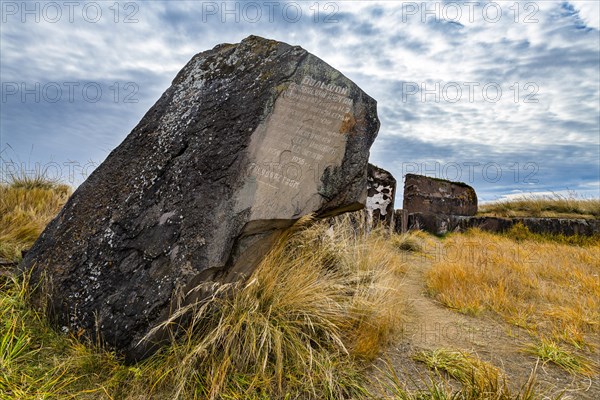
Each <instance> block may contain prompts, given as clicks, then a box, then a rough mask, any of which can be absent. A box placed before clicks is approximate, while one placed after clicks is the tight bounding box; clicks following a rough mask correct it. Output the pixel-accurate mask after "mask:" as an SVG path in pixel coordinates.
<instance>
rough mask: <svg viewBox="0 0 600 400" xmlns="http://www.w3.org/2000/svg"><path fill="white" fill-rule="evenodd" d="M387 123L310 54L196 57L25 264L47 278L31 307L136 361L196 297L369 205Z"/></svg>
mask: <svg viewBox="0 0 600 400" xmlns="http://www.w3.org/2000/svg"><path fill="white" fill-rule="evenodd" d="M378 128H379V121H378V118H377V112H376V102H375V101H374V100H373V99H372V98H371V97H369V96H368V95H367V94H365V93H364V92H363V91H362V90H361V89H360V88H359V87H357V86H356V85H355V84H354V83H353V82H351V81H350V80H349V79H348V78H346V77H345V76H344V75H342V74H341V73H340V72H338V71H336V70H335V69H334V68H332V67H331V66H329V65H328V64H326V63H325V62H323V61H322V60H320V59H319V58H317V57H315V56H314V55H312V54H310V53H308V52H307V51H306V50H304V49H302V48H301V47H297V46H290V45H288V44H285V43H281V42H277V41H271V40H266V39H262V38H259V37H255V36H250V37H248V38H247V39H245V40H243V41H242V42H241V43H239V44H223V45H218V46H216V47H215V48H214V49H212V50H208V51H205V52H202V53H199V54H197V55H196V56H194V57H193V58H192V59H191V61H190V62H189V63H188V64H187V65H186V66H185V67H184V68H183V69H182V70H181V71H180V72H179V74H178V75H177V77H176V78H175V79H174V80H173V82H172V86H171V87H170V88H169V89H167V91H166V92H165V93H164V94H163V95H162V96H161V98H160V99H159V100H158V101H157V102H156V104H154V106H153V107H152V108H151V109H150V110H149V111H148V112H147V113H146V115H145V116H144V118H143V119H142V120H141V121H140V123H139V124H138V125H137V126H136V127H135V128H134V129H133V131H132V132H131V133H130V134H129V136H127V138H126V139H125V140H124V141H123V143H121V144H120V145H119V146H118V147H117V148H116V149H115V150H114V151H113V152H112V153H111V154H110V155H109V156H108V158H107V159H106V161H105V162H104V163H102V165H100V166H99V167H98V168H97V169H96V170H95V171H94V173H93V174H92V175H91V176H90V177H89V178H88V179H87V180H86V181H85V182H84V183H83V184H82V185H81V186H80V187H79V188H78V189H77V191H76V192H75V193H74V194H73V196H72V197H71V198H70V199H69V201H68V202H67V204H66V205H65V207H64V208H63V210H62V211H61V212H60V213H59V215H58V216H57V217H56V218H55V219H54V220H53V221H52V222H51V223H50V224H49V225H48V227H47V228H46V230H45V231H44V233H43V234H42V235H41V237H40V238H39V240H38V241H37V242H36V243H35V245H34V246H33V248H32V249H31V251H30V252H29V253H28V254H27V255H26V257H25V259H24V260H23V262H22V264H21V266H20V268H21V270H23V271H24V270H29V269H32V278H33V280H34V281H36V280H37V281H39V280H41V279H42V278H45V279H43V282H44V285H41V286H40V287H43V288H44V290H41V289H40V290H38V291H36V292H35V293H34V295H33V301H34V302H35V303H37V304H41V303H43V302H44V299H45V298H47V299H48V300H49V306H50V307H49V315H50V317H51V319H52V320H53V321H54V322H55V323H56V324H57V327H58V328H60V329H62V330H71V331H75V332H80V331H83V332H84V333H85V335H86V336H88V337H90V338H92V339H94V338H95V337H96V332H98V333H100V335H101V336H102V338H103V340H104V343H105V344H106V345H108V346H110V347H112V348H114V349H116V350H118V351H119V352H121V353H122V354H124V355H125V357H126V360H128V361H135V360H139V359H142V358H144V357H146V356H148V355H150V354H151V353H152V352H154V351H155V350H156V348H157V346H158V345H159V344H160V343H162V340H163V339H164V335H165V332H164V330H159V331H158V332H157V333H156V335H151V336H150V337H148V338H146V339H145V340H142V341H141V342H140V340H141V339H142V338H144V337H145V335H146V334H148V332H149V331H150V330H151V328H153V327H155V326H157V324H159V323H160V322H162V321H164V320H165V319H166V318H168V316H169V315H170V313H171V312H172V311H173V309H174V308H175V307H176V306H177V304H186V303H189V302H192V301H194V298H195V296H196V295H195V294H194V293H196V292H190V290H191V289H193V288H195V287H197V286H198V285H199V284H201V283H203V282H210V281H217V282H223V281H234V280H237V279H243V278H244V277H247V276H248V275H249V274H250V273H251V272H252V271H253V270H254V268H255V266H256V265H257V263H258V262H259V261H260V260H261V258H262V256H263V255H264V254H265V252H267V251H268V249H269V248H270V246H271V244H272V243H273V241H274V240H276V238H277V237H278V235H279V234H280V233H281V231H282V230H283V229H285V228H287V227H289V226H290V225H291V224H292V223H293V222H294V221H296V220H297V219H298V218H300V217H302V216H304V215H307V214H311V213H316V214H317V215H318V216H322V217H326V216H331V215H335V214H339V213H342V212H345V211H351V210H356V209H360V208H362V207H363V206H364V202H365V199H366V186H367V184H366V180H367V161H368V158H369V148H370V146H371V144H372V143H373V141H374V139H375V136H376V135H377V130H378ZM46 296H47V297H46ZM179 302H181V303H179Z"/></svg>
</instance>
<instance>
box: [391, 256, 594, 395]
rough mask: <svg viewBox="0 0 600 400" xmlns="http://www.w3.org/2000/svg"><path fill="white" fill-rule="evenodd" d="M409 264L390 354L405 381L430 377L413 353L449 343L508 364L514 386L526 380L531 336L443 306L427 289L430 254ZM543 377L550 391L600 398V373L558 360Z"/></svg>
mask: <svg viewBox="0 0 600 400" xmlns="http://www.w3.org/2000/svg"><path fill="white" fill-rule="evenodd" d="M407 265H408V269H407V271H406V274H405V277H404V282H403V286H402V291H403V292H404V293H405V295H406V298H407V303H408V304H407V305H406V310H405V313H406V319H405V322H404V324H403V331H402V333H401V334H400V335H399V337H398V338H397V340H396V341H395V343H394V344H393V345H392V346H391V347H390V349H389V350H388V351H387V352H386V354H385V355H384V358H387V359H388V360H389V361H390V362H391V364H392V365H393V366H394V368H395V370H396V372H397V373H398V374H399V376H400V378H401V381H404V382H407V383H409V387H411V386H412V387H413V388H414V387H415V386H421V385H422V383H423V382H428V378H427V377H428V376H430V375H431V374H430V372H429V370H428V369H427V368H426V367H425V366H424V365H423V364H422V363H418V362H415V361H414V360H413V359H412V358H411V357H412V355H414V354H415V353H416V352H418V351H420V350H434V349H440V348H445V349H449V350H460V351H465V352H469V353H474V354H476V355H477V356H479V358H480V359H482V360H484V361H488V362H490V363H491V364H493V365H495V366H496V367H498V368H500V369H502V370H503V371H505V373H506V377H507V383H509V384H510V385H511V386H512V387H513V388H519V387H520V386H522V385H523V384H525V382H526V381H527V379H528V377H529V375H530V373H531V371H532V369H533V368H534V367H535V365H536V361H537V360H536V358H535V357H533V356H531V355H528V354H526V353H525V352H524V351H523V348H524V347H525V345H526V344H527V343H530V342H531V338H530V336H529V335H528V334H527V333H526V332H525V331H524V330H522V329H519V328H517V327H514V326H511V325H508V324H506V323H504V322H502V321H498V320H495V319H493V318H491V317H469V316H466V315H463V314H460V313H458V312H455V311H452V310H450V309H448V308H446V307H444V306H442V305H441V304H439V303H438V302H436V301H435V300H433V299H432V298H431V297H430V296H428V295H427V293H426V288H425V276H424V275H425V273H426V271H427V270H428V269H430V268H431V261H430V259H428V258H427V256H424V255H418V254H417V255H410V256H407ZM411 382H412V383H411ZM537 382H538V385H539V387H540V389H542V391H543V392H544V393H546V394H555V393H558V392H561V391H563V390H564V391H565V396H564V397H563V398H564V399H589V400H597V399H600V380H599V378H598V377H596V378H595V379H589V378H585V377H581V376H573V375H570V374H568V373H566V372H565V371H563V370H562V369H560V368H559V367H557V366H555V365H550V364H546V365H542V364H540V365H539V366H538V371H537Z"/></svg>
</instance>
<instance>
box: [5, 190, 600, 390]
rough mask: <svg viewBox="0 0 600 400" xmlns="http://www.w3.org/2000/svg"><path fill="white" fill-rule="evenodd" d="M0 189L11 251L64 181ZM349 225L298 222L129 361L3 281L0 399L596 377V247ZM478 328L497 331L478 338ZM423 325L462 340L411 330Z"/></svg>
mask: <svg viewBox="0 0 600 400" xmlns="http://www.w3.org/2000/svg"><path fill="white" fill-rule="evenodd" d="M0 194H1V197H0V204H1V205H0V212H1V214H0V218H1V221H2V222H1V225H0V249H2V253H1V254H0V257H4V258H9V259H18V258H19V254H20V250H21V249H24V248H28V247H29V246H30V245H31V244H32V242H33V241H34V239H35V237H37V235H39V233H40V231H41V229H42V228H43V226H44V224H46V223H47V222H48V221H49V220H50V219H51V218H52V216H53V215H55V213H56V212H57V211H58V210H59V208H60V206H61V204H63V203H64V201H65V200H66V199H67V196H68V194H69V190H68V188H67V187H64V186H57V185H52V184H47V185H46V184H44V183H43V182H37V183H35V184H27V185H24V184H23V182H14V183H13V184H12V185H4V186H2V187H0ZM357 225H358V226H357ZM361 226H362V224H361V223H358V224H357V223H356V221H353V220H351V218H350V217H349V216H342V217H339V218H337V219H335V221H333V223H332V224H330V223H328V222H316V223H313V221H311V220H310V218H305V219H303V220H301V221H299V222H298V224H296V226H294V227H293V228H292V229H290V231H289V232H288V234H287V236H286V238H285V239H284V240H282V241H281V242H280V243H279V244H278V245H277V246H276V248H275V249H273V251H272V252H271V253H270V254H269V255H268V256H267V257H266V258H265V260H264V261H263V262H262V264H261V265H260V266H259V267H258V269H257V270H256V271H255V273H254V274H253V275H252V277H251V278H250V279H249V280H248V282H245V283H243V284H235V285H223V286H221V287H219V289H218V293H223V292H229V291H231V290H232V289H234V292H235V295H234V296H232V297H225V296H219V295H215V296H214V297H213V298H212V299H210V300H209V301H207V302H205V303H202V304H197V305H195V307H194V315H195V318H194V324H193V325H192V326H191V327H190V328H189V329H188V330H187V331H186V332H185V334H184V335H183V336H182V337H180V338H178V339H177V340H174V341H173V342H172V344H171V345H170V346H167V347H166V348H164V349H163V350H162V351H160V352H159V353H158V354H156V355H155V356H153V357H151V358H150V359H148V360H146V361H144V362H142V363H139V364H137V365H135V366H126V365H124V364H122V363H121V362H120V360H119V358H118V357H117V356H116V355H115V354H113V353H112V352H110V351H109V350H107V349H103V348H101V347H98V346H94V345H92V344H90V343H81V342H80V341H79V340H78V338H77V337H75V336H73V335H64V334H61V333H57V332H56V331H54V330H53V329H51V327H50V326H49V325H48V324H47V322H46V321H45V320H44V318H43V317H42V314H43V312H39V311H38V310H34V309H32V308H31V307H30V306H29V304H28V292H29V282H28V279H27V276H16V275H12V276H11V275H3V276H0V329H1V330H0V399H69V398H72V399H88V398H89V399H271V398H273V399H343V398H348V399H370V398H389V399H447V398H459V399H481V398H488V399H537V398H545V397H543V396H549V397H550V398H558V397H560V392H561V391H562V390H571V388H572V387H573V388H574V389H573V390H580V389H579V386H577V385H575V386H574V383H573V382H579V380H585V381H586V382H588V381H589V382H592V383H593V384H594V385H596V384H597V381H594V379H595V378H594V376H595V375H596V374H597V372H598V370H597V365H596V364H595V361H594V360H596V359H597V347H598V345H600V343H598V340H597V339H595V338H596V337H597V336H598V335H597V334H598V330H599V326H598V321H599V316H598V306H599V305H600V300H599V298H600V283H599V281H598V278H597V277H598V273H599V272H600V266H599V264H598V261H597V259H598V257H595V256H594V254H595V253H594V252H595V251H597V250H598V245H599V243H598V242H597V241H596V242H590V243H588V242H586V243H584V244H583V245H580V246H573V245H569V244H562V243H555V242H548V241H545V240H538V239H537V238H536V237H535V236H531V237H528V236H527V235H525V236H523V232H516V233H515V232H513V233H514V235H513V236H514V237H512V236H511V233H509V234H508V235H504V236H501V235H491V234H487V233H482V232H479V231H471V232H469V233H467V234H455V235H449V236H448V237H446V238H442V239H440V238H435V237H432V236H429V235H426V234H424V233H421V232H417V233H411V234H408V235H391V236H389V235H387V234H386V233H384V232H382V231H379V230H375V231H374V232H371V234H369V235H367V234H365V232H364V229H362V227H361ZM517 233H518V234H519V235H517ZM517 236H518V237H517ZM534 256H535V257H534ZM527 257H529V258H527ZM232 286H234V287H232ZM465 318H466V319H465ZM490 321H493V324H495V325H494V326H498V327H499V328H498V329H499V333H498V338H494V340H489V338H486V339H484V338H482V337H480V335H481V332H483V331H484V330H485V327H486V326H489V325H490V324H491V323H492V322H490ZM433 322H435V323H442V322H443V323H446V324H447V325H448V326H452V327H453V328H454V329H458V330H459V331H460V330H461V329H468V332H469V334H470V335H473V336H472V338H471V337H469V340H464V338H463V337H460V336H457V337H453V338H448V337H434V336H432V335H416V334H415V333H414V332H416V331H415V330H414V327H415V326H424V325H425V324H431V323H433ZM428 326H429V325H428ZM457 332H458V331H457ZM465 332H466V331H465ZM516 332H521V333H522V334H521V335H520V336H519V343H520V344H519V346H513V342H512V341H511V340H512V339H513V338H514V337H515V335H516ZM511 335H512V336H511ZM471 339H473V340H471ZM503 341H505V342H507V345H506V346H504V347H502V346H501V344H502V343H503ZM515 343H516V342H515ZM538 365H539V366H540V367H539V368H537V366H538ZM516 367H518V368H516ZM536 371H537V372H536ZM540 371H541V372H540ZM565 377H566V378H565ZM569 377H571V378H569ZM557 379H559V381H560V379H564V382H565V383H564V387H556V386H551V385H549V384H546V383H549V382H556V381H557ZM569 379H570V381H571V383H569ZM560 382H562V381H560ZM594 382H595V383H594ZM581 390H583V389H581ZM587 390H588V392H589V390H590V389H587ZM596 390H597V392H593V387H592V392H591V395H590V396H592V397H589V398H590V399H591V398H594V397H593V396H595V394H596V393H600V389H596ZM588 392H584V396H583V397H581V398H586V397H585V396H586V395H587V394H586V393H588ZM577 393H580V392H577ZM546 398H547V397H546Z"/></svg>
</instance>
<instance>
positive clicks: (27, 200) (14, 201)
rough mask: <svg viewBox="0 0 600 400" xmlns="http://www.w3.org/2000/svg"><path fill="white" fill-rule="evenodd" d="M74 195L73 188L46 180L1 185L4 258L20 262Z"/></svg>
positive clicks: (0, 248)
mask: <svg viewBox="0 0 600 400" xmlns="http://www.w3.org/2000/svg"><path fill="white" fill-rule="evenodd" d="M70 194H71V188H70V186H67V185H60V184H55V183H52V182H46V181H43V180H42V179H37V180H34V179H33V178H31V179H29V178H28V180H23V179H18V180H14V181H11V182H10V183H8V184H0V258H5V259H8V260H13V261H18V260H19V259H20V258H21V250H24V249H27V248H29V247H31V245H33V242H35V240H36V239H37V237H38V236H39V235H40V233H41V232H42V230H43V229H44V228H45V227H46V225H47V224H48V222H50V220H52V218H54V216H55V215H56V213H58V211H59V210H60V209H61V207H62V206H63V205H64V203H65V202H66V201H67V199H68V197H69V195H70Z"/></svg>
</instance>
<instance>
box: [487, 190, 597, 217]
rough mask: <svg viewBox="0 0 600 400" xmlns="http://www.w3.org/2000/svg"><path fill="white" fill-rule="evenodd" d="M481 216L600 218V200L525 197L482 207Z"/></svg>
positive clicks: (556, 196) (572, 196)
mask: <svg viewBox="0 0 600 400" xmlns="http://www.w3.org/2000/svg"><path fill="white" fill-rule="evenodd" d="M479 214H480V215H488V216H497V217H540V218H541V217H547V218H595V219H598V218H600V199H580V198H577V196H575V195H571V196H561V195H558V194H555V195H553V196H545V197H536V196H523V197H521V198H517V199H513V200H503V201H498V202H492V203H488V204H484V205H481V206H480V207H479Z"/></svg>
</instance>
